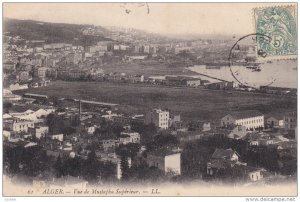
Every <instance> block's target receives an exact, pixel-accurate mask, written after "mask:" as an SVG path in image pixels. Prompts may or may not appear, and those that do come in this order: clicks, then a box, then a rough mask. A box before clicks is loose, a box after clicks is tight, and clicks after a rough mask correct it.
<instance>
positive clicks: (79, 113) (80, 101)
mask: <svg viewBox="0 0 300 202" xmlns="http://www.w3.org/2000/svg"><path fill="white" fill-rule="evenodd" d="M80 119H81V100H79V120H80Z"/></svg>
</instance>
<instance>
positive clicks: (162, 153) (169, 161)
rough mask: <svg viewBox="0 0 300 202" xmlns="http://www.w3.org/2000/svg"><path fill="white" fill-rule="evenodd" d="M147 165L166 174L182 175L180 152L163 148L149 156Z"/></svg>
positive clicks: (150, 153)
mask: <svg viewBox="0 0 300 202" xmlns="http://www.w3.org/2000/svg"><path fill="white" fill-rule="evenodd" d="M146 161H147V164H148V165H149V166H153V167H156V168H158V169H159V170H162V171H164V172H165V174H168V173H173V174H175V175H180V174H181V153H180V151H179V149H178V150H170V149H167V148H161V149H157V150H154V151H151V152H149V153H148V154H147V159H146Z"/></svg>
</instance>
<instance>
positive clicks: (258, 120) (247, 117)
mask: <svg viewBox="0 0 300 202" xmlns="http://www.w3.org/2000/svg"><path fill="white" fill-rule="evenodd" d="M235 125H241V126H245V127H246V128H247V130H250V129H257V128H263V127H264V115H263V114H261V113H259V112H256V111H244V112H243V111H241V112H237V113H232V114H228V115H226V116H224V117H223V118H222V119H221V126H222V127H228V126H235Z"/></svg>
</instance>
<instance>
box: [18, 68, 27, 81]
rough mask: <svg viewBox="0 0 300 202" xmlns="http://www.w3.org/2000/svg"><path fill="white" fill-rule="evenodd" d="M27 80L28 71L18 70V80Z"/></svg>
mask: <svg viewBox="0 0 300 202" xmlns="http://www.w3.org/2000/svg"><path fill="white" fill-rule="evenodd" d="M28 80H29V71H26V70H25V71H24V70H23V71H20V72H19V81H20V82H25V81H28Z"/></svg>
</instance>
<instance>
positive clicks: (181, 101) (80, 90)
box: [17, 81, 297, 120]
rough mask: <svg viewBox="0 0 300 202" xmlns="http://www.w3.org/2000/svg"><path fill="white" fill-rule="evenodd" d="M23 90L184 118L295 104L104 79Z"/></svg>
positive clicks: (280, 110)
mask: <svg viewBox="0 0 300 202" xmlns="http://www.w3.org/2000/svg"><path fill="white" fill-rule="evenodd" d="M25 92H30V93H40V94H46V95H52V96H57V97H59V98H62V97H64V98H81V99H86V100H94V101H101V102H111V103H117V104H120V106H119V109H120V110H122V111H123V112H127V113H130V114H134V113H144V112H146V111H148V110H151V109H153V108H158V107H161V108H168V109H169V110H171V112H173V113H175V114H181V115H182V118H183V119H185V120H192V119H196V120H216V119H220V118H221V117H222V116H224V115H226V114H228V113H230V112H233V111H237V110H240V111H243V110H258V111H260V112H262V113H264V114H265V115H270V114H283V113H285V112H287V111H291V110H296V107H297V100H296V98H288V97H285V96H276V95H266V94H254V93H246V92H232V93H229V92H228V91H212V90H201V89H192V88H170V87H163V86H142V85H134V84H131V85H129V84H117V83H106V82H66V81H54V82H53V83H52V85H50V86H47V87H42V88H35V89H33V88H32V89H27V90H22V91H18V92H17V93H18V94H23V93H25Z"/></svg>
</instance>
